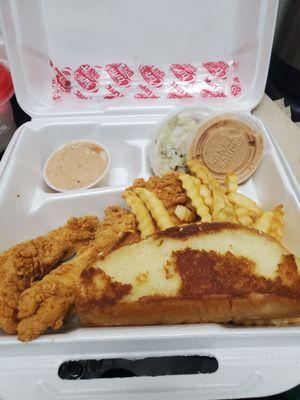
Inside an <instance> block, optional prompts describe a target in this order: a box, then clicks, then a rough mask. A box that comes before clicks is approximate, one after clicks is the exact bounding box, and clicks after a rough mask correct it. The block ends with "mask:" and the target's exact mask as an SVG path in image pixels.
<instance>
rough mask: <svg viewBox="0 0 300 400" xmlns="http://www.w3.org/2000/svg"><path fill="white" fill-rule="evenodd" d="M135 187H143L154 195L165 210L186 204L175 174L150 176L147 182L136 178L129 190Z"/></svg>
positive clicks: (179, 182)
mask: <svg viewBox="0 0 300 400" xmlns="http://www.w3.org/2000/svg"><path fill="white" fill-rule="evenodd" d="M136 187H142V188H143V187H144V188H146V189H148V190H150V192H153V193H154V194H156V196H157V197H158V198H159V199H160V200H161V201H162V202H163V204H164V206H165V207H166V208H167V209H169V208H171V207H173V206H176V205H178V204H186V203H187V201H188V197H187V195H186V193H185V190H184V189H183V188H182V184H181V181H180V179H179V178H178V173H177V172H168V173H167V174H165V175H163V176H151V177H150V178H149V179H148V180H147V181H145V180H144V179H143V178H137V179H135V180H134V181H133V185H132V186H131V187H130V188H129V189H134V188H136Z"/></svg>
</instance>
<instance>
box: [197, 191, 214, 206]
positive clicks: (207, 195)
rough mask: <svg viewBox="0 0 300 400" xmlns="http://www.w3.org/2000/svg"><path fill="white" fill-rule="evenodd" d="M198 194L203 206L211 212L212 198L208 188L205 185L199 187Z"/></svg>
mask: <svg viewBox="0 0 300 400" xmlns="http://www.w3.org/2000/svg"><path fill="white" fill-rule="evenodd" d="M199 194H200V196H201V197H202V198H203V200H204V203H205V205H206V206H207V207H209V209H210V210H211V209H212V206H213V198H212V194H211V191H210V190H209V189H208V187H207V186H206V185H201V186H200V188H199Z"/></svg>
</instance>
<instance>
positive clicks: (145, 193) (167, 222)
mask: <svg viewBox="0 0 300 400" xmlns="http://www.w3.org/2000/svg"><path fill="white" fill-rule="evenodd" d="M133 190H134V192H135V193H136V194H137V195H138V196H139V198H140V199H141V200H142V202H143V203H144V204H145V206H146V207H147V209H148V210H149V211H150V213H151V215H152V218H153V219H154V220H155V222H156V224H157V226H158V227H159V229H161V230H164V229H168V228H171V227H172V226H175V225H174V223H173V222H172V220H171V218H170V215H169V213H168V211H167V209H166V208H165V206H164V205H163V203H162V201H161V200H159V198H158V197H156V195H155V194H154V193H152V192H150V190H148V189H145V188H135V189H133Z"/></svg>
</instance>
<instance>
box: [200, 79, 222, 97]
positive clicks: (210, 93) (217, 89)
mask: <svg viewBox="0 0 300 400" xmlns="http://www.w3.org/2000/svg"><path fill="white" fill-rule="evenodd" d="M204 82H205V83H206V84H207V85H208V89H202V90H201V96H202V97H227V96H226V94H225V93H224V92H223V89H222V87H221V86H220V85H218V84H216V83H215V82H213V81H211V80H210V79H209V78H205V79H204Z"/></svg>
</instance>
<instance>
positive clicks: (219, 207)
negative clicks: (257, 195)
mask: <svg viewBox="0 0 300 400" xmlns="http://www.w3.org/2000/svg"><path fill="white" fill-rule="evenodd" d="M187 165H188V167H189V169H190V171H191V172H192V173H193V174H195V175H196V176H197V178H199V179H200V180H201V182H202V184H204V185H206V186H207V187H208V189H209V190H210V191H211V193H212V198H213V203H212V217H213V221H230V222H236V216H235V209H234V207H233V206H232V205H231V204H230V202H229V201H228V199H227V197H226V194H225V190H224V189H223V188H222V186H221V185H220V183H219V182H218V180H217V179H216V178H215V177H214V176H213V174H212V173H211V172H210V171H209V170H208V168H207V167H206V166H205V165H204V164H203V163H202V161H200V160H189V161H188V162H187Z"/></svg>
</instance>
